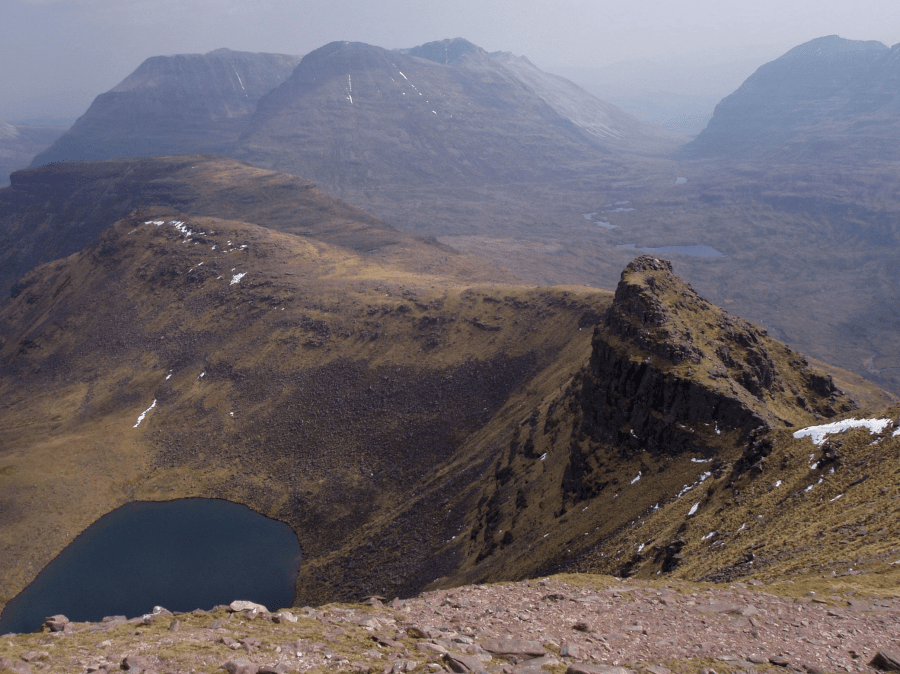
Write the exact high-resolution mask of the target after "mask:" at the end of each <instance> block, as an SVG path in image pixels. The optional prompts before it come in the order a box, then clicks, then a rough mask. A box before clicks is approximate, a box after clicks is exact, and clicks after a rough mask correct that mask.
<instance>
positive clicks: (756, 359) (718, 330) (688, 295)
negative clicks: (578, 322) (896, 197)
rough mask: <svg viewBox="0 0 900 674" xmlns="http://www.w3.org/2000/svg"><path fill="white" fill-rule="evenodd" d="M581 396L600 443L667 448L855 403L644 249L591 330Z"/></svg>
mask: <svg viewBox="0 0 900 674" xmlns="http://www.w3.org/2000/svg"><path fill="white" fill-rule="evenodd" d="M581 403H582V409H583V411H584V426H585V429H586V430H587V432H588V433H590V434H591V435H593V436H595V437H596V438H597V439H599V440H600V441H602V442H605V443H610V444H615V445H621V446H627V447H630V448H632V449H634V450H638V449H641V450H649V451H652V452H657V453H665V454H670V455H671V454H679V453H682V452H684V451H689V450H690V451H700V452H703V453H706V454H709V453H712V452H714V451H715V446H716V445H717V444H718V442H717V440H718V436H720V435H721V434H722V433H730V432H732V431H737V433H738V435H737V438H736V439H737V440H738V441H739V442H743V441H745V440H746V439H747V438H748V437H749V435H750V433H751V431H753V430H754V429H757V428H760V427H774V426H778V425H785V424H793V423H796V422H797V420H798V418H799V417H800V416H804V417H805V416H806V415H808V414H810V413H812V414H814V415H816V416H819V417H824V418H828V417H832V416H834V415H836V414H838V413H840V412H847V411H850V410H851V409H854V408H855V404H854V403H853V401H852V400H851V399H849V397H848V396H846V395H845V394H844V393H843V392H842V391H839V390H838V389H837V388H836V387H835V385H834V383H833V381H832V380H831V377H830V376H828V375H825V374H824V373H821V372H819V371H817V370H815V369H814V368H812V367H810V366H809V363H808V361H806V359H804V358H803V357H802V356H800V355H799V354H797V353H795V352H793V351H792V350H791V349H789V348H788V347H787V346H785V345H784V344H782V343H780V342H777V341H775V340H773V339H771V338H769V337H768V336H767V334H766V331H765V330H762V329H760V328H758V327H756V326H754V325H751V324H750V323H748V322H747V321H744V320H742V319H740V318H735V317H732V316H729V315H728V314H727V313H726V312H725V311H724V310H722V309H719V308H718V307H715V306H713V305H711V304H710V303H709V302H707V301H706V300H704V299H703V298H701V297H700V296H699V295H697V293H696V292H695V291H694V290H693V288H691V287H690V285H688V284H687V283H685V282H684V281H683V280H681V279H680V278H678V277H677V276H675V274H674V273H673V272H672V265H671V264H670V263H669V262H667V261H665V260H659V259H656V258H653V257H650V256H643V257H640V258H637V259H636V260H634V261H633V262H632V263H631V264H630V265H628V267H627V268H626V269H625V271H623V272H622V280H621V281H620V282H619V285H618V287H617V288H616V295H615V301H614V302H613V305H612V307H610V309H609V310H608V311H607V313H606V315H605V316H604V319H603V322H602V323H601V324H600V325H599V326H598V327H597V328H596V330H595V335H594V343H593V352H592V354H591V361H590V367H589V371H588V373H586V375H585V379H584V386H583V390H582V400H581ZM701 425H702V428H701Z"/></svg>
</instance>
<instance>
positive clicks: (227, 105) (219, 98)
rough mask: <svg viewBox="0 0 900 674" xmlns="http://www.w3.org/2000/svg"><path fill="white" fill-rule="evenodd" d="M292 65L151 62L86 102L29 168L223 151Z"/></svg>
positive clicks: (233, 56)
mask: <svg viewBox="0 0 900 674" xmlns="http://www.w3.org/2000/svg"><path fill="white" fill-rule="evenodd" d="M299 62H300V57H299V56H286V55H284V54H255V53H250V52H239V51H231V50H230V49H217V50H215V51H211V52H209V53H207V54H177V55H174V56H154V57H152V58H149V59H147V60H146V61H144V62H143V63H142V64H141V65H140V66H139V67H138V69H137V70H135V71H134V72H133V73H131V74H130V75H129V76H128V77H126V78H125V79H124V80H122V82H120V83H119V84H118V85H116V86H115V87H113V88H112V89H110V90H109V91H108V92H106V93H105V94H101V95H100V96H98V97H97V98H96V99H94V102H93V103H92V104H91V107H90V108H89V109H88V110H87V112H85V113H84V115H82V116H81V117H80V118H79V119H78V121H76V122H75V124H74V125H73V126H72V128H71V129H70V130H69V132H68V133H66V134H65V135H64V136H63V137H62V138H60V139H59V140H58V141H57V142H55V143H54V144H53V145H52V146H51V147H49V148H48V149H47V150H45V151H44V152H41V153H40V154H39V155H38V156H37V157H35V158H34V161H33V162H32V164H31V165H32V166H40V165H41V164H46V163H49V162H52V161H73V160H95V159H112V158H115V157H140V156H147V155H174V154H195V153H203V152H216V153H227V152H228V150H229V148H230V147H231V146H232V145H233V143H234V141H235V140H236V139H237V136H238V134H239V133H240V130H241V128H242V126H243V123H244V122H245V121H246V120H247V118H248V117H249V116H250V115H251V114H252V113H253V111H254V110H255V108H256V102H257V101H258V100H259V98H260V96H262V95H263V94H265V93H266V92H268V91H270V90H271V89H273V88H274V87H276V86H278V85H279V84H280V83H281V82H283V81H284V80H285V79H286V78H287V76H288V75H290V73H291V71H292V70H293V69H294V67H295V66H296V65H297V64H298V63H299Z"/></svg>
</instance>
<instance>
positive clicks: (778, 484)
mask: <svg viewBox="0 0 900 674" xmlns="http://www.w3.org/2000/svg"><path fill="white" fill-rule="evenodd" d="M782 484H783V483H782V481H781V480H778V482H776V483H775V488H776V489H778V487H780V486H781V485H782Z"/></svg>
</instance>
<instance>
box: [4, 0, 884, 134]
mask: <svg viewBox="0 0 900 674" xmlns="http://www.w3.org/2000/svg"><path fill="white" fill-rule="evenodd" d="M835 33H836V34H839V35H841V36H842V37H846V38H850V39H860V40H879V41H881V42H884V43H885V44H887V45H888V46H891V45H893V44H895V43H897V42H900V2H898V1H897V0H856V2H853V3H850V2H848V1H847V0H754V1H753V2H748V1H747V0H741V1H740V2H737V1H734V0H683V1H682V2H672V1H663V0H630V1H628V2H626V1H623V0H615V1H606V0H554V1H552V2H551V1H549V0H516V1H515V2H512V1H503V0H445V1H444V2H433V1H427V2H426V1H424V0H387V1H382V2H379V1H378V0H253V1H250V0H0V118H15V117H17V116H18V117H28V116H32V117H33V116H40V115H39V114H37V113H39V112H41V111H42V110H43V111H46V112H47V116H52V110H53V106H55V105H60V106H62V107H61V108H59V111H60V112H61V113H62V114H63V115H66V114H73V115H74V116H77V115H78V114H80V112H83V110H84V109H85V108H86V107H87V105H88V104H89V103H90V101H91V100H92V99H93V97H94V96H96V95H97V94H99V93H102V92H103V91H106V90H107V89H110V88H111V87H113V86H115V85H116V84H117V83H118V82H120V81H121V80H122V79H124V78H125V77H126V76H127V75H128V74H129V73H130V72H131V71H133V70H134V69H135V68H136V67H137V66H138V65H140V63H141V62H142V61H143V60H144V59H145V58H147V57H149V56H153V55H158V54H177V53H198V52H207V51H211V50H213V49H217V48H219V47H228V48H230V49H238V50H245V51H269V52H281V53H289V54H305V53H307V52H309V51H311V50H313V49H315V48H317V47H319V46H321V45H323V44H326V43H328V42H331V41H333V40H358V41H362V42H368V43H371V44H376V45H379V46H382V47H389V48H392V47H411V46H415V45H418V44H422V43H424V42H429V41H431V40H439V39H443V38H447V37H465V38H466V39H468V40H471V41H472V42H474V43H476V44H478V45H480V46H482V47H484V48H485V49H487V50H489V51H498V50H502V51H511V52H514V53H516V54H520V55H525V56H527V57H528V58H529V59H531V60H532V61H533V62H534V63H535V64H536V65H538V66H539V67H541V68H543V69H545V70H549V71H551V72H552V71H553V69H554V68H555V67H566V66H579V67H599V66H605V65H608V64H611V63H614V62H617V61H626V60H653V61H659V62H662V63H667V64H672V63H684V64H693V63H709V62H710V61H719V62H729V61H734V60H741V59H745V58H747V57H748V56H749V57H751V58H759V59H760V64H761V63H762V62H765V61H767V60H771V59H772V58H775V57H777V56H779V55H780V54H782V53H784V52H785V51H787V50H788V49H790V48H791V47H793V46H796V45H797V44H800V43H802V42H805V41H807V40H810V39H812V38H815V37H821V36H823V35H831V34H835ZM42 101H48V102H53V103H52V105H51V104H50V103H47V104H44V103H42Z"/></svg>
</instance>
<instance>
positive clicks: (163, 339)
mask: <svg viewBox="0 0 900 674" xmlns="http://www.w3.org/2000/svg"><path fill="white" fill-rule="evenodd" d="M418 262H419V264H424V263H425V261H423V260H419V261H418ZM436 262H437V261H436ZM441 268H442V267H441V265H438V264H435V266H434V270H433V271H431V272H428V271H426V272H418V273H415V272H411V271H410V270H409V262H408V260H405V259H404V260H402V263H400V264H398V263H393V262H392V261H391V257H390V255H389V254H385V255H381V254H378V253H375V254H359V253H354V252H351V251H349V250H347V249H344V248H339V247H334V246H331V245H329V244H326V243H323V242H320V241H315V240H313V239H307V238H302V237H298V236H295V235H289V234H283V233H279V232H275V231H273V230H269V229H265V228H261V227H257V226H254V225H249V224H245V223H236V222H233V221H224V220H217V219H211V218H194V217H187V216H176V215H175V214H174V213H173V212H171V211H159V210H150V209H146V210H145V211H143V212H142V213H141V214H140V215H136V216H134V217H130V218H127V219H125V220H122V221H120V222H119V223H117V224H116V225H115V226H113V227H112V228H110V229H108V230H106V231H105V232H104V233H103V234H102V235H101V236H100V238H99V239H98V240H97V241H96V242H95V243H94V244H92V245H91V246H89V247H88V248H87V249H85V250H84V251H82V252H79V253H76V254H74V255H72V256H70V257H68V258H66V259H64V260H59V261H56V262H53V263H49V264H47V265H43V266H41V267H38V268H37V269H35V270H33V271H32V272H31V273H30V274H29V275H28V276H26V277H25V279H24V280H23V283H24V286H25V287H24V289H23V290H22V291H21V293H20V294H19V295H18V296H17V297H16V298H14V299H13V300H12V301H10V302H9V303H8V304H7V305H6V306H5V307H4V308H3V309H2V311H0V398H2V399H3V400H4V407H3V409H2V410H0V447H2V450H0V468H2V471H0V480H2V499H0V549H2V550H3V551H4V553H3V554H2V555H0V560H3V562H2V564H0V587H2V593H3V597H4V598H9V597H10V596H11V594H12V593H14V592H15V591H16V589H18V588H21V587H22V586H23V585H24V583H26V582H27V581H28V580H29V579H30V578H31V577H33V575H34V574H35V573H36V572H37V571H38V570H39V569H40V567H41V566H42V565H43V564H44V563H45V562H46V561H47V560H48V559H49V558H50V557H51V556H52V555H54V554H55V553H56V552H57V551H58V550H59V549H61V547H62V546H64V545H65V543H66V542H67V541H68V540H69V538H70V537H71V536H73V535H75V534H77V533H78V532H79V531H81V530H82V529H83V528H84V527H85V526H87V525H88V524H89V523H90V522H92V521H93V520H95V519H96V518H97V517H99V516H101V515H102V514H104V513H105V512H108V511H109V510H112V509H113V508H115V507H117V506H118V505H120V504H122V503H124V502H128V501H131V500H137V499H150V500H159V499H169V498H176V497H181V496H211V497H221V498H227V499H229V500H233V501H237V502H241V503H246V504H248V505H250V506H252V507H253V508H255V509H257V510H259V511H261V512H264V513H266V514H268V515H270V516H273V517H276V518H278V519H281V520H283V521H285V522H288V523H289V524H290V525H291V526H292V527H293V528H294V531H296V532H297V534H298V536H299V538H300V541H301V545H302V548H303V552H304V562H303V563H304V565H306V566H305V567H304V570H303V571H301V575H302V581H301V591H302V595H301V596H303V597H304V598H305V600H311V599H312V598H316V597H318V598H322V599H328V598H337V597H345V598H346V597H353V596H357V594H358V593H362V592H365V591H370V589H371V588H375V589H377V590H378V591H382V590H383V591H385V592H404V593H407V592H412V591H415V590H416V589H417V588H419V587H422V586H423V585H424V584H426V583H427V582H430V581H431V580H433V579H434V578H435V577H437V576H440V575H444V574H447V573H452V572H453V569H454V568H455V566H456V565H457V564H458V562H459V556H458V555H456V554H449V555H447V554H443V553H440V554H439V553H438V548H439V547H440V546H441V545H442V543H443V541H445V540H447V539H449V538H451V537H452V536H453V535H455V533H456V530H457V529H458V526H459V522H460V517H461V514H462V513H463V512H465V510H466V509H468V508H469V507H470V506H471V504H469V500H468V497H467V496H466V495H467V494H468V493H470V492H471V485H472V484H473V483H476V482H477V481H479V480H481V479H482V478H483V477H484V476H483V472H482V467H483V466H484V464H485V462H486V461H489V460H490V457H491V450H492V448H491V447H489V446H486V445H479V446H477V447H469V448H465V447H464V443H465V442H466V440H467V438H469V437H471V436H472V435H473V434H474V433H477V432H478V431H479V429H482V428H484V427H485V426H486V425H488V424H490V423H491V422H492V419H493V418H494V416H495V415H497V413H498V411H499V410H501V409H506V408H517V407H519V406H521V405H526V406H527V405H528V404H531V403H529V400H533V399H534V398H535V396H537V395H540V391H541V390H543V389H542V386H541V385H537V386H535V384H534V381H533V380H534V377H535V376H536V375H541V373H544V372H546V371H552V372H556V371H562V372H566V371H567V370H571V371H574V369H576V368H577V367H578V365H579V364H580V363H581V362H582V361H583V359H584V357H585V356H586V353H587V349H588V348H589V339H590V335H589V333H588V331H587V330H585V331H583V332H579V330H578V326H579V324H583V323H584V322H585V321H588V322H589V321H590V320H591V317H592V316H596V315H597V314H598V313H599V311H600V310H602V307H603V306H604V305H605V303H606V302H607V301H608V297H609V295H608V293H603V292H598V291H590V290H585V289H570V290H568V291H565V290H563V289H546V290H538V289H530V288H525V287H517V286H493V285H490V286H488V285H485V286H475V287H469V284H468V283H466V282H464V281H461V280H458V277H457V278H454V276H453V275H451V276H449V277H448V276H446V275H443V274H442V273H441V271H440V270H441ZM451 271H452V272H454V273H456V272H458V269H453V268H452V269H451ZM153 401H156V404H155V405H153ZM151 407H152V409H150V410H149V411H148V412H147V413H146V415H145V416H144V417H141V414H142V412H144V411H145V410H148V408H151ZM139 417H140V418H141V421H140V422H138V419H139ZM63 447H64V448H65V450H64V451H61V448H63ZM451 498H454V499H460V500H459V502H458V503H456V504H455V505H453V506H452V508H450V509H449V510H448V507H449V506H448V504H449V501H450V499H451ZM34 499H37V500H38V501H40V502H41V503H43V504H44V505H42V506H41V508H31V507H30V506H29V504H31V503H33V502H35V501H33V500H34ZM412 503H415V504H416V506H415V516H414V517H407V516H406V515H405V514H404V513H405V512H406V510H405V509H407V508H408V507H409V506H410V504H412ZM48 512H52V513H53V517H52V518H48V517H47V513H48ZM426 522H427V523H429V524H428V526H427V527H424V528H423V523H426ZM384 527H387V528H388V529H389V530H390V532H391V533H390V536H391V538H392V540H394V541H395V544H394V545H383V546H382V545H379V546H375V545H371V546H370V545H369V544H370V543H372V541H373V540H375V539H373V538H372V536H371V533H370V531H371V530H372V529H381V528H384ZM26 532H30V533H26ZM351 541H352V542H358V543H359V544H361V545H363V546H364V547H365V550H363V551H362V552H360V551H355V552H353V554H352V555H350V554H347V553H345V552H344V546H346V545H348V543H349V542H351ZM398 550H402V551H404V552H403V554H402V555H400V556H398V555H397V551H398ZM322 560H327V562H326V563H323V561H322ZM359 565H361V568H364V572H363V573H359V574H357V573H355V572H354V573H351V572H350V571H351V569H355V568H356V567H357V566H359Z"/></svg>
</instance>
